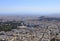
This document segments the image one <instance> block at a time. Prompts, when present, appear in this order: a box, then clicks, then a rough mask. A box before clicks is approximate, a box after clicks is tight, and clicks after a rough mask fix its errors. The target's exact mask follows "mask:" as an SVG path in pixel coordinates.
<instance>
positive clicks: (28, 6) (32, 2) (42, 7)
mask: <svg viewBox="0 0 60 41" xmlns="http://www.w3.org/2000/svg"><path fill="white" fill-rule="evenodd" d="M0 13H25V14H26V13H49V14H50V13H60V0H0Z"/></svg>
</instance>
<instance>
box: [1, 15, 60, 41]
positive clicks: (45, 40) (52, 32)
mask: <svg viewBox="0 0 60 41" xmlns="http://www.w3.org/2000/svg"><path fill="white" fill-rule="evenodd" d="M18 19H19V18H18ZM0 41H60V18H56V17H45V16H41V17H37V18H30V19H29V18H28V19H27V18H22V19H20V20H8V21H7V19H6V20H5V21H4V19H0Z"/></svg>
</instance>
